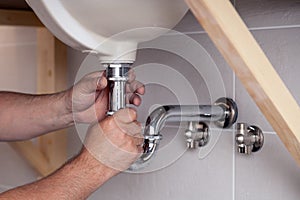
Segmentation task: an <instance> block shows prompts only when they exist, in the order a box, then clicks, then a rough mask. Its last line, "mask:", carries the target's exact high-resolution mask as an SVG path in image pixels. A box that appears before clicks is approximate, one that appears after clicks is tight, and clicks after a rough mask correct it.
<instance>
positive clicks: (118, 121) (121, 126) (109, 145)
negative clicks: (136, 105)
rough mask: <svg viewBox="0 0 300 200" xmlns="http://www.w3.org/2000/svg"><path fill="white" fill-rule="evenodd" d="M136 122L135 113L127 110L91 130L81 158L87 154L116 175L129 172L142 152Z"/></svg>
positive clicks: (139, 127)
mask: <svg viewBox="0 0 300 200" xmlns="http://www.w3.org/2000/svg"><path fill="white" fill-rule="evenodd" d="M136 118H137V115H136V111H134V110H133V109H130V108H126V109H121V110H119V111H118V112H116V113H115V114H114V115H113V116H109V117H107V118H105V119H104V120H103V121H101V122H100V123H97V124H95V125H93V126H91V127H90V129H89V131H88V135H87V137H86V140H85V147H84V148H83V151H82V154H87V153H88V155H89V156H92V157H93V158H94V159H95V160H97V162H99V164H101V165H105V166H107V167H108V168H110V169H111V170H112V172H113V175H114V174H116V173H118V172H120V171H124V170H126V169H127V168H128V167H129V166H130V165H131V164H132V163H133V162H134V161H135V160H136V159H137V158H138V157H139V155H141V153H142V151H143V148H142V144H143V141H144V139H143V136H142V134H141V124H140V123H138V122H137V121H136ZM87 151H88V152H87Z"/></svg>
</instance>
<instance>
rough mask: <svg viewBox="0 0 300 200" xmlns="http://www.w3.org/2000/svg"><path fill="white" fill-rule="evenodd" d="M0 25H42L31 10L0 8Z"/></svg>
mask: <svg viewBox="0 0 300 200" xmlns="http://www.w3.org/2000/svg"><path fill="white" fill-rule="evenodd" d="M0 25H9V26H37V27H42V26H44V25H43V24H42V23H41V21H40V20H39V19H38V17H37V16H36V15H35V14H34V12H32V11H22V10H5V9H0Z"/></svg>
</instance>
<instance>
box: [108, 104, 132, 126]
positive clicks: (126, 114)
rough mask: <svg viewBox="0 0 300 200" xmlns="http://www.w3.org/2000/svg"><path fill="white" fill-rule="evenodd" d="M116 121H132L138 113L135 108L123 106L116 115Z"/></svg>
mask: <svg viewBox="0 0 300 200" xmlns="http://www.w3.org/2000/svg"><path fill="white" fill-rule="evenodd" d="M113 117H114V120H115V122H116V123H117V124H118V123H127V124H128V123H131V122H133V121H135V120H136V119H137V113H136V111H135V110H134V109H133V108H123V109H121V110H118V111H117V112H116V113H115V114H114V115H113Z"/></svg>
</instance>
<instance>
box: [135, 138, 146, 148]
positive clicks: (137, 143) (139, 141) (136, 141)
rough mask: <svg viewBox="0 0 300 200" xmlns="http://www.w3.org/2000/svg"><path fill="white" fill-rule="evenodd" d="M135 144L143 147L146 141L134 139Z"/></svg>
mask: <svg viewBox="0 0 300 200" xmlns="http://www.w3.org/2000/svg"><path fill="white" fill-rule="evenodd" d="M134 143H135V144H136V146H143V144H144V139H143V138H134Z"/></svg>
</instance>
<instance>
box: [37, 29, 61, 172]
mask: <svg viewBox="0 0 300 200" xmlns="http://www.w3.org/2000/svg"><path fill="white" fill-rule="evenodd" d="M66 59H67V48H66V46H65V45H64V44H62V43H61V42H60V41H59V40H57V39H56V38H55V37H54V36H53V35H52V34H51V33H50V32H49V31H48V30H47V29H46V28H38V30H37V74H38V76H37V89H38V93H43V94H44V93H53V92H58V91H61V90H65V89H66V78H67V68H66V66H67V60H66ZM66 137H67V132H66V130H60V131H56V132H54V133H50V134H47V135H44V136H41V137H40V138H39V147H40V150H41V151H42V153H44V155H45V156H46V158H47V159H48V161H49V165H50V166H52V170H56V169H57V168H58V167H60V166H61V165H62V164H63V163H64V162H65V161H66V158H67V152H66V147H67V138H66Z"/></svg>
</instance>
